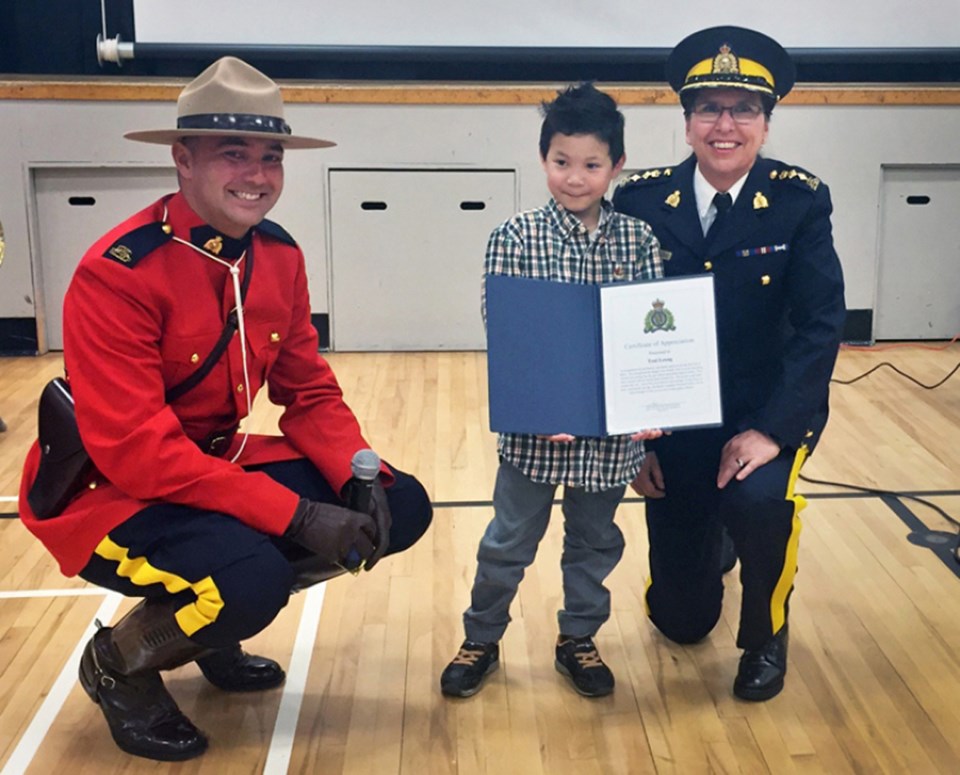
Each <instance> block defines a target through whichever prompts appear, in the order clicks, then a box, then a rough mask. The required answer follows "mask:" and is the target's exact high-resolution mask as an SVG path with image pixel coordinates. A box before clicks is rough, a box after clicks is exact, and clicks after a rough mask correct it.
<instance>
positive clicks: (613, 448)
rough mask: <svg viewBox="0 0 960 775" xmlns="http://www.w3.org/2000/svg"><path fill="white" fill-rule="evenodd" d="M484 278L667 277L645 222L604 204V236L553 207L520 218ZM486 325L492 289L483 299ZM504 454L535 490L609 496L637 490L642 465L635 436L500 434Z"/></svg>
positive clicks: (498, 243) (491, 252) (493, 251)
mask: <svg viewBox="0 0 960 775" xmlns="http://www.w3.org/2000/svg"><path fill="white" fill-rule="evenodd" d="M484 274H485V275H488V274H503V275H511V276H521V277H533V278H537V279H541V280H554V281H557V282H566V283H597V284H599V283H611V282H617V281H629V280H641V279H643V280H648V279H654V278H657V277H662V276H663V265H662V263H661V260H660V246H659V243H658V242H657V239H656V237H654V236H653V232H652V231H651V229H650V227H649V226H648V225H647V224H646V223H644V222H643V221H640V220H637V219H636V218H631V217H630V216H627V215H623V214H621V213H617V212H614V210H613V206H612V205H611V204H610V203H609V202H608V201H606V200H603V202H602V204H601V212H600V225H599V230H598V233H597V234H596V235H595V238H594V239H593V241H591V238H590V234H588V232H587V229H586V227H584V225H583V224H582V223H581V222H580V220H579V219H578V218H576V217H575V216H574V215H571V214H570V213H569V212H567V211H566V210H564V209H563V208H562V207H561V206H560V205H558V204H557V203H556V202H555V201H554V200H553V199H551V200H550V201H549V202H548V203H547V205H546V206H545V207H541V208H539V209H537V210H529V211H526V212H522V213H518V214H517V215H515V216H513V218H511V219H510V220H508V221H506V222H505V223H503V224H501V225H500V226H498V227H497V228H496V229H494V231H493V233H492V234H491V235H490V241H489V242H488V244H487V256H486V260H485V261H484ZM482 308H483V315H484V320H486V284H485V283H484V292H483V294H482ZM497 450H498V452H499V453H500V456H501V458H502V459H504V460H507V461H508V462H510V463H512V464H513V465H515V466H516V467H517V468H519V469H520V470H521V471H522V472H523V473H524V474H525V475H526V476H528V477H530V479H532V480H533V481H535V482H546V483H550V484H563V485H566V486H568V487H582V488H585V489H586V490H588V491H591V492H596V491H598V490H608V489H610V488H612V487H616V486H619V485H621V484H625V483H627V482H630V481H632V480H633V479H634V477H636V475H637V472H638V471H639V470H640V464H641V463H642V462H643V444H642V443H641V442H634V441H630V437H629V436H610V437H607V438H577V439H576V440H574V441H572V442H570V443H565V442H552V441H547V440H546V439H541V438H538V437H537V436H533V435H531V434H522V433H501V434H500V435H499V438H498V440H497Z"/></svg>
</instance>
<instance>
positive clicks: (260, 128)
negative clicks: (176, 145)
mask: <svg viewBox="0 0 960 775" xmlns="http://www.w3.org/2000/svg"><path fill="white" fill-rule="evenodd" d="M177 129H220V130H223V131H225V132H263V133H264V134H274V135H289V134H292V133H293V130H291V129H290V125H289V124H288V123H287V122H286V121H284V120H283V119H282V118H278V117H276V116H258V115H256V114H255V113H198V114H196V115H193V116H181V117H180V118H178V119H177Z"/></svg>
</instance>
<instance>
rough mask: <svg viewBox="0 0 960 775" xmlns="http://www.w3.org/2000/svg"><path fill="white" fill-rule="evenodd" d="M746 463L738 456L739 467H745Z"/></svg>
mask: <svg viewBox="0 0 960 775" xmlns="http://www.w3.org/2000/svg"><path fill="white" fill-rule="evenodd" d="M745 465H746V463H744V462H743V460H741V459H740V458H737V468H743V467H744V466H745Z"/></svg>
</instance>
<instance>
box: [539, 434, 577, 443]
mask: <svg viewBox="0 0 960 775" xmlns="http://www.w3.org/2000/svg"><path fill="white" fill-rule="evenodd" d="M537 438H538V439H543V440H544V441H552V442H553V443H554V444H569V443H570V442H571V441H576V439H577V437H576V436H572V435H570V434H569V433H554V434H553V435H552V436H542V435H541V436H537Z"/></svg>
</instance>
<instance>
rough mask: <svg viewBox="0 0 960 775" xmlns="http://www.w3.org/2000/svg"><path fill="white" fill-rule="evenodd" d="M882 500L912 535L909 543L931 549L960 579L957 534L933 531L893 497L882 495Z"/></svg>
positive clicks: (909, 536) (908, 536)
mask: <svg viewBox="0 0 960 775" xmlns="http://www.w3.org/2000/svg"><path fill="white" fill-rule="evenodd" d="M880 500H882V501H883V502H884V504H885V505H886V506H887V508H889V509H890V511H892V512H893V513H894V514H895V515H896V516H897V518H898V519H899V520H900V521H901V522H903V524H904V525H906V526H907V528H909V529H910V531H911V532H910V533H908V534H907V541H908V542H910V543H911V544H913V545H914V546H919V547H921V548H923V549H929V550H930V551H931V552H933V553H934V554H935V555H937V558H938V559H939V560H940V562H942V563H943V564H944V565H946V566H947V570H949V571H950V572H951V573H952V574H953V575H954V576H956V577H957V578H960V562H958V560H957V554H956V547H957V541H958V538H957V534H956V533H953V532H948V531H946V530H931V529H930V528H929V527H927V526H926V524H925V523H924V522H923V520H921V519H920V518H919V517H918V516H917V515H916V514H914V513H913V511H911V509H910V508H909V507H908V506H907V505H906V504H905V503H904V502H903V501H902V500H900V499H899V498H897V497H894V496H893V495H881V496H880Z"/></svg>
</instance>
